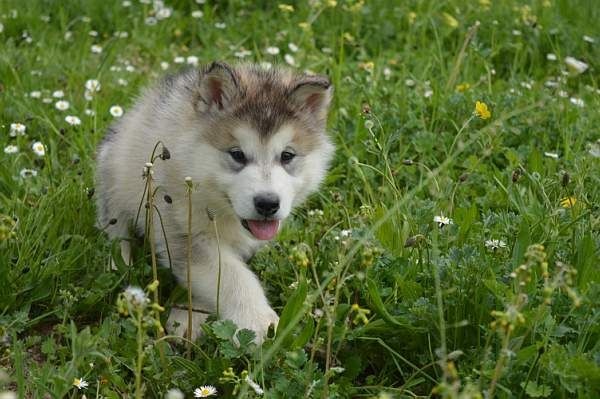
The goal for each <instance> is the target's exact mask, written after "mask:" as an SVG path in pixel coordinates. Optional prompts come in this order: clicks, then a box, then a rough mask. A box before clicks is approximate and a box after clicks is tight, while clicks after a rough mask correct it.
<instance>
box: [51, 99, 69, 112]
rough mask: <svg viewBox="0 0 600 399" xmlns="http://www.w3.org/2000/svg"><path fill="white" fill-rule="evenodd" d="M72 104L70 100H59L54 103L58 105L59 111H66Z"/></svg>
mask: <svg viewBox="0 0 600 399" xmlns="http://www.w3.org/2000/svg"><path fill="white" fill-rule="evenodd" d="M70 105H71V104H69V102H68V101H65V100H60V101H57V102H56V103H55V104H54V106H55V107H56V109H57V110H59V111H66V110H68V109H69V106H70Z"/></svg>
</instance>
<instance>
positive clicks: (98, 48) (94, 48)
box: [90, 44, 102, 54]
mask: <svg viewBox="0 0 600 399" xmlns="http://www.w3.org/2000/svg"><path fill="white" fill-rule="evenodd" d="M90 50H91V51H92V53H94V54H100V53H101V52H102V46H99V45H97V44H92V46H91V47H90Z"/></svg>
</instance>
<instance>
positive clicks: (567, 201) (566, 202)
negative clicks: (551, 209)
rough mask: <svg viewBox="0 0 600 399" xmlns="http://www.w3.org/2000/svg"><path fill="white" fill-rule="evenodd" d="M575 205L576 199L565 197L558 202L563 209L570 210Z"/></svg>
mask: <svg viewBox="0 0 600 399" xmlns="http://www.w3.org/2000/svg"><path fill="white" fill-rule="evenodd" d="M576 203H577V198H575V197H565V198H563V199H561V200H560V206H562V207H563V208H572V207H573V206H575V204H576Z"/></svg>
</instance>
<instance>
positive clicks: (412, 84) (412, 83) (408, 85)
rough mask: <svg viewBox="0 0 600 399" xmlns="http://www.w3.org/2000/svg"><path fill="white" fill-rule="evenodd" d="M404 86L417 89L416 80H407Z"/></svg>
mask: <svg viewBox="0 0 600 399" xmlns="http://www.w3.org/2000/svg"><path fill="white" fill-rule="evenodd" d="M404 84H405V85H406V87H415V85H416V84H417V83H416V82H415V81H414V80H412V79H406V80H405V81H404Z"/></svg>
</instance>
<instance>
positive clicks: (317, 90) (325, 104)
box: [290, 76, 333, 120]
mask: <svg viewBox="0 0 600 399" xmlns="http://www.w3.org/2000/svg"><path fill="white" fill-rule="evenodd" d="M332 95H333V86H332V85H331V82H330V81H329V79H328V78H327V77H325V76H304V77H302V78H300V79H299V80H298V81H296V84H295V85H294V87H293V88H292V90H291V92H290V99H291V100H292V102H293V103H294V104H295V105H296V106H297V107H299V108H301V109H304V110H308V111H309V112H310V113H311V114H314V115H315V117H316V118H317V119H319V120H321V119H322V120H325V119H326V118H327V110H328V109H329V104H330V103H331V97H332Z"/></svg>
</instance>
